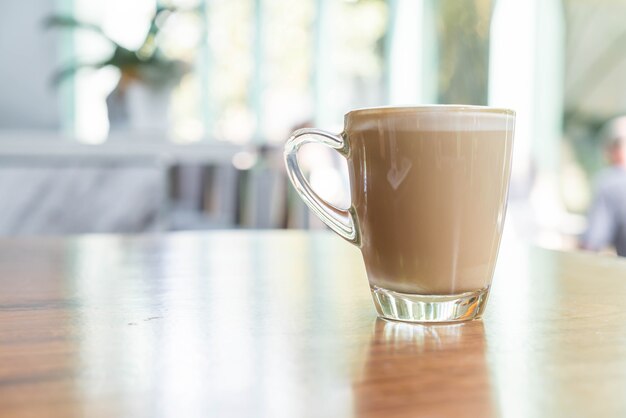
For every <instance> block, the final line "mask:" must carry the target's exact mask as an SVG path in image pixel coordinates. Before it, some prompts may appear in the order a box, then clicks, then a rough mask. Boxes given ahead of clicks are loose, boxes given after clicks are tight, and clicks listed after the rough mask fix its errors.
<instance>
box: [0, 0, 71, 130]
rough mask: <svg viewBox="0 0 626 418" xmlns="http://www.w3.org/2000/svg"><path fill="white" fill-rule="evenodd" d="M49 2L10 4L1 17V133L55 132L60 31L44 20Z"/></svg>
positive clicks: (15, 0) (24, 0) (16, 1)
mask: <svg viewBox="0 0 626 418" xmlns="http://www.w3.org/2000/svg"><path fill="white" fill-rule="evenodd" d="M55 4H56V2H54V1H51V0H8V1H5V2H3V4H2V13H0V129H57V128H59V126H60V116H59V101H58V99H57V97H58V95H57V91H56V89H55V88H54V87H53V86H51V85H50V77H51V74H52V73H53V71H54V70H55V69H56V68H57V58H56V46H57V40H58V32H56V31H55V30H45V29H44V28H43V25H42V20H43V19H44V18H45V17H46V16H48V15H50V14H52V13H53V12H54V11H55Z"/></svg>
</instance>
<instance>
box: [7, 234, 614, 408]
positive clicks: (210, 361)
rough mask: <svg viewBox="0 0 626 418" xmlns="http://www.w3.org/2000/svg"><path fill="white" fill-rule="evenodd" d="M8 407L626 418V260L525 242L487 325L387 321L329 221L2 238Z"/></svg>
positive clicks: (500, 282)
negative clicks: (282, 228)
mask: <svg viewBox="0 0 626 418" xmlns="http://www.w3.org/2000/svg"><path fill="white" fill-rule="evenodd" d="M0 289H1V290H0V417H3V418H7V417H38V418H39V417H63V418H67V417H272V418H275V417H290V418H291V417H333V418H334V417H338V418H339V417H352V416H363V417H375V416H381V417H417V416H424V417H452V416H454V417H486V416H504V417H612V416H615V417H624V416H626V262H624V261H622V260H618V259H613V258H603V257H597V256H593V255H588V254H575V253H559V252H554V251H548V250H541V249H536V248H530V249H529V248H527V247H524V246H519V245H515V243H514V242H510V243H507V244H505V245H504V247H503V250H502V252H501V256H500V260H499V266H498V271H497V273H496V279H495V282H494V287H493V292H492V296H491V300H490V302H489V306H488V308H487V313H486V316H485V318H484V321H482V322H481V321H477V322H470V323H464V324H459V325H447V326H441V325H440V326H420V325H409V324H402V323H391V322H385V321H382V320H379V319H376V316H375V314H374V308H373V305H372V302H371V300H370V295H369V289H368V286H367V280H366V278H365V274H364V269H363V266H362V262H361V259H360V254H359V253H358V251H357V250H356V248H354V247H351V246H350V245H348V244H346V243H344V242H343V241H342V240H340V239H339V238H337V237H335V236H331V235H330V234H326V233H315V234H307V233H301V232H266V233H255V232H220V233H206V234H195V233H189V234H187V233H185V234H173V235H166V236H161V237H158V236H155V237H134V238H133V237H105V236H101V237H98V236H93V237H84V238H74V239H42V240H5V241H2V243H0Z"/></svg>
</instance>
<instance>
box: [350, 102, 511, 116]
mask: <svg viewBox="0 0 626 418" xmlns="http://www.w3.org/2000/svg"><path fill="white" fill-rule="evenodd" d="M381 110H384V111H387V112H389V111H392V112H407V111H414V112H441V111H443V112H454V111H457V112H458V111H464V110H467V111H471V112H479V113H492V114H493V113H495V114H499V115H507V116H515V111H514V110H512V109H508V108H505V107H493V106H482V105H465V104H429V105H418V106H374V107H362V108H357V109H353V110H350V111H349V112H348V113H346V114H345V116H349V115H353V114H355V113H374V112H378V111H381Z"/></svg>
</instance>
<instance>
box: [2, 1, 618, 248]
mask: <svg viewBox="0 0 626 418" xmlns="http://www.w3.org/2000/svg"><path fill="white" fill-rule="evenodd" d="M5 3H6V4H4V5H3V13H2V14H1V15H0V62H1V65H0V236H12V235H58V234H70V233H96V232H122V233H137V232H148V231H163V230H204V229H224V228H322V225H321V223H320V222H318V221H317V220H316V219H314V217H313V216H312V215H310V214H309V212H308V211H307V210H306V209H305V207H304V205H303V204H302V203H301V202H300V201H299V199H297V197H296V196H295V194H294V193H293V191H292V190H291V189H290V187H288V185H287V180H286V177H285V173H284V169H283V165H282V143H283V142H284V141H285V139H286V138H287V137H288V135H289V133H290V132H291V131H292V130H294V129H295V128H298V127H304V126H316V127H320V128H324V129H329V130H334V131H337V132H339V131H341V127H342V119H343V115H344V114H345V113H346V112H347V111H348V110H350V109H353V108H358V107H368V106H379V105H389V104H405V105H406V104H414V105H415V104H428V103H449V104H452V103H456V104H477V105H493V106H502V107H510V108H513V109H515V110H516V111H517V132H516V139H515V140H516V144H515V156H514V173H513V179H512V188H511V195H510V203H509V215H508V216H509V218H508V226H507V228H508V234H510V235H511V236H514V237H519V238H521V239H527V240H531V241H533V242H535V243H538V244H540V245H544V246H549V247H554V248H574V247H575V246H576V242H577V236H578V235H579V234H580V233H582V232H583V231H584V229H585V213H586V211H587V209H588V207H589V204H590V201H591V197H592V190H593V186H592V185H593V180H594V178H595V176H596V174H597V172H598V171H599V170H600V169H602V168H603V167H604V166H605V165H606V162H605V159H604V151H603V150H604V147H603V145H602V142H603V138H602V135H603V134H602V132H603V127H604V126H605V124H606V123H607V121H609V120H611V119H612V118H614V117H616V116H619V115H621V114H624V113H626V59H625V58H626V27H625V26H624V24H623V18H622V17H623V16H624V15H625V14H626V0H603V1H598V2H590V1H585V0H563V1H560V0H527V1H516V0H491V1H490V0H467V1H463V2H461V1H457V0H439V1H435V0H297V1H293V0H291V1H290V0H228V1H227V0H178V1H174V0H172V1H169V2H166V1H155V0H133V1H128V0H106V1H105V0H57V1H51V0H31V1H28V2H22V1H17V0H9V1H7V2H5ZM301 161H302V163H303V165H304V166H305V167H306V168H307V169H308V174H309V176H310V179H311V183H312V185H313V187H314V188H315V189H316V190H318V191H319V193H320V194H321V195H322V196H323V197H325V198H327V199H328V200H330V201H331V202H333V203H335V204H337V205H340V206H347V204H348V202H349V195H348V186H347V181H348V180H347V177H346V168H345V162H343V161H342V160H341V158H340V157H338V156H337V155H333V154H332V152H330V151H328V150H325V149H319V148H316V147H314V146H310V147H309V148H308V149H304V150H303V152H302V153H301Z"/></svg>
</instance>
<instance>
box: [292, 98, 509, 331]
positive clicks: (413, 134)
mask: <svg viewBox="0 0 626 418" xmlns="http://www.w3.org/2000/svg"><path fill="white" fill-rule="evenodd" d="M344 122H345V126H344V131H343V132H342V133H341V134H338V135H336V134H333V133H329V132H326V131H322V130H318V129H300V130H298V131H296V132H294V133H293V135H292V136H291V137H290V138H289V140H287V142H286V144H285V164H286V166H287V174H288V176H289V179H290V180H291V182H292V184H293V186H294V187H295V189H296V191H297V192H298V194H299V195H300V197H301V198H302V199H303V200H304V202H305V203H306V204H307V205H308V207H309V208H310V209H311V210H312V211H313V212H315V214H317V215H318V216H319V217H320V218H321V219H322V221H324V222H325V223H326V224H327V225H328V226H329V227H330V228H331V229H332V230H333V231H335V232H336V233H337V234H339V235H340V236H342V237H343V238H345V239H346V240H347V241H349V242H351V243H353V244H355V245H356V246H358V247H359V248H360V249H361V253H362V255H363V260H364V262H365V268H366V271H367V276H368V280H369V284H370V289H371V292H372V297H373V299H374V304H375V306H376V310H377V311H378V315H379V316H381V317H383V318H386V319H392V320H399V321H410V322H450V321H465V320H471V319H477V318H480V316H481V315H482V313H483V311H484V309H485V305H486V302H487V297H488V295H489V288H490V285H491V281H492V278H493V272H494V268H495V264H496V258H497V255H498V248H499V246H500V238H501V236H502V228H503V225H504V216H505V211H506V201H507V194H508V188H509V178H510V172H511V156H512V149H513V131H514V125H515V113H514V112H513V111H511V110H507V109H496V108H491V107H482V106H420V107H380V108H370V109H358V110H353V111H351V112H348V113H347V114H346V115H345V121H344ZM307 143H318V144H324V145H327V146H329V147H331V148H333V149H335V150H337V151H338V152H339V153H340V154H342V155H343V156H344V157H345V158H346V159H347V162H348V171H349V174H350V189H351V196H352V204H351V206H350V207H349V208H347V209H342V208H337V207H335V206H333V205H331V204H329V203H328V202H326V201H324V200H323V199H322V198H320V197H319V196H318V195H317V194H316V193H315V191H314V190H313V189H312V188H311V186H310V185H309V183H308V182H307V180H306V178H305V176H304V175H303V173H302V170H301V169H300V167H299V165H298V160H297V152H298V149H299V148H300V147H301V146H302V145H304V144H307Z"/></svg>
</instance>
